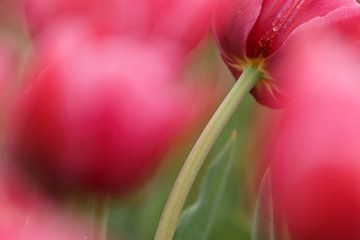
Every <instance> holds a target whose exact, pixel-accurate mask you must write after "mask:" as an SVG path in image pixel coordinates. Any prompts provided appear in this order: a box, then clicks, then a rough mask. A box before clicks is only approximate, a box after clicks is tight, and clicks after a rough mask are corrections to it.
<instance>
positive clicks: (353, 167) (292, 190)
mask: <svg viewBox="0 0 360 240" xmlns="http://www.w3.org/2000/svg"><path fill="white" fill-rule="evenodd" d="M308 36H309V35H308ZM312 36H314V35H312ZM317 36H318V38H315V39H312V38H308V39H307V40H306V39H305V40H304V39H302V44H303V45H302V48H301V49H293V52H294V53H295V55H296V56H297V57H296V64H291V65H285V66H284V67H286V68H288V71H289V72H291V71H292V72H293V80H294V82H296V83H297V84H296V88H295V89H294V91H293V95H294V103H293V106H292V107H291V108H289V109H288V110H287V111H286V112H285V113H284V115H283V117H282V119H281V120H280V123H279V126H280V127H279V132H278V133H277V134H276V137H275V141H273V142H272V143H271V144H270V146H271V150H270V151H269V154H268V158H269V159H270V162H271V171H272V188H273V203H274V210H275V211H274V212H275V216H276V219H277V220H276V225H277V233H278V234H279V236H278V237H277V239H288V238H287V237H284V236H281V235H282V234H281V233H282V232H287V233H286V234H285V235H290V237H291V239H292V240H319V239H326V240H338V239H347V240H357V239H360V231H359V228H358V223H359V222H360V185H359V184H360V174H359V173H360V162H359V159H360V145H359V143H360V141H359V136H360V127H359V119H360V98H359V94H358V90H359V87H360V82H359V80H360V79H359V76H360V68H359V66H360V59H359V57H358V56H359V55H358V53H359V50H360V48H352V46H351V44H349V42H347V41H342V40H343V39H342V38H341V35H335V34H334V33H333V32H331V33H329V34H327V35H323V34H320V35H317ZM298 66H301V67H302V71H298Z"/></svg>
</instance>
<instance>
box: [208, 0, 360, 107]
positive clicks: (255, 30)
mask: <svg viewBox="0 0 360 240" xmlns="http://www.w3.org/2000/svg"><path fill="white" fill-rule="evenodd" d="M357 5H358V3H357V2H356V1H355V0H333V1H322V0H321V1H316V0H309V1H307V0H282V1H279V0H277V1H273V0H245V1H240V0H225V1H223V2H222V6H221V7H220V8H219V9H218V10H217V11H216V14H215V18H214V30H215V34H216V38H217V42H218V45H219V48H220V51H221V54H222V56H223V59H224V61H225V62H226V64H227V65H228V66H229V68H230V69H231V71H232V72H233V74H234V76H235V77H236V78H238V77H239V76H240V74H241V72H242V70H243V67H244V66H245V65H248V64H260V65H261V68H262V70H263V72H264V78H263V79H262V80H260V81H259V82H258V83H257V84H256V86H255V87H254V88H253V90H252V94H253V95H254V97H255V98H256V99H257V101H258V102H260V103H261V104H264V105H266V106H269V107H273V108H279V107H283V106H284V105H287V101H288V96H287V95H288V93H287V91H286V85H287V82H288V81H289V80H288V79H277V78H276V76H274V75H273V69H272V66H271V64H272V63H271V62H273V60H272V58H273V55H274V54H276V53H277V52H278V51H279V50H281V49H282V47H283V45H284V43H285V42H286V41H287V40H288V38H289V36H291V35H294V34H295V35H296V32H297V31H298V28H300V27H302V28H306V27H307V25H314V22H316V24H320V25H321V24H324V25H326V24H328V23H327V22H336V21H337V22H343V23H344V24H343V25H345V27H346V25H348V26H350V25H353V24H354V22H352V23H348V22H347V21H345V20H344V19H347V18H348V15H349V14H350V15H351V14H353V13H356V14H358V12H359V11H360V6H357ZM330 15H331V16H330ZM348 29H351V28H348ZM356 29H358V27H357V28H356ZM307 30H309V31H311V28H309V27H308V28H307ZM281 57H286V56H281ZM269 62H270V63H269Z"/></svg>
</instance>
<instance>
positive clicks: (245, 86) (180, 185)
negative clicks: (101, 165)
mask: <svg viewBox="0 0 360 240" xmlns="http://www.w3.org/2000/svg"><path fill="white" fill-rule="evenodd" d="M261 75H262V74H261V72H260V71H259V69H258V67H257V66H248V67H245V68H244V71H243V73H242V75H241V77H240V78H239V80H238V81H237V82H236V83H235V85H234V86H233V88H232V89H231V91H230V92H229V93H228V95H227V96H226V98H225V99H224V100H223V102H222V103H221V105H220V106H219V107H218V109H217V110H216V112H215V113H214V115H213V116H212V118H211V119H210V121H209V122H208V124H207V126H206V127H205V129H204V130H203V132H202V133H201V135H200V137H199V138H198V140H197V142H196V143H195V145H194V147H193V149H192V150H191V152H190V154H189V156H188V158H187V160H186V162H185V164H184V166H183V167H182V169H181V171H180V173H179V175H178V177H177V179H176V181H175V184H174V186H173V188H172V191H171V193H170V196H169V198H168V201H167V203H166V205H165V208H164V210H163V213H162V216H161V219H160V222H159V225H158V228H157V232H156V235H155V240H170V239H172V238H173V235H174V233H175V230H176V225H177V222H178V219H179V217H180V214H181V211H182V209H183V207H184V204H185V201H186V199H187V196H188V194H189V192H190V189H191V186H192V185H193V183H194V181H195V179H196V176H197V175H198V172H199V171H200V168H201V166H202V165H203V163H204V161H205V159H206V157H207V156H208V154H209V152H210V150H211V149H212V147H213V145H214V144H215V142H216V140H217V138H218V137H219V135H220V134H221V132H222V130H223V129H224V127H225V126H226V124H227V122H228V121H229V119H230V117H231V116H232V115H233V114H234V112H235V111H236V109H237V108H238V106H239V105H240V103H241V102H242V100H243V98H244V97H245V95H246V94H247V93H248V92H249V91H250V90H251V89H252V88H253V87H254V85H255V84H256V82H257V81H258V80H259V79H260V77H261Z"/></svg>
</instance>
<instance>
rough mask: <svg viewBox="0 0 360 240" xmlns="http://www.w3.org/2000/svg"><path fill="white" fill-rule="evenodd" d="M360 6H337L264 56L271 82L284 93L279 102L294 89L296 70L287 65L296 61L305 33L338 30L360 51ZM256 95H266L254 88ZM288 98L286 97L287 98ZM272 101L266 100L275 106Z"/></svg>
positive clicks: (340, 34)
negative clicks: (338, 7) (297, 50)
mask: <svg viewBox="0 0 360 240" xmlns="http://www.w3.org/2000/svg"><path fill="white" fill-rule="evenodd" d="M359 22H360V7H359V6H355V7H352V8H349V7H343V8H340V9H338V10H335V11H333V12H332V13H330V14H328V15H327V16H325V17H318V18H315V19H313V20H311V21H309V22H307V23H305V24H303V25H301V26H300V27H299V28H297V29H296V30H295V31H294V32H293V33H292V34H291V35H290V36H289V37H288V39H287V40H286V41H285V42H284V44H283V45H282V47H281V48H280V49H279V50H278V51H277V52H275V53H274V54H272V55H271V56H270V57H268V58H267V59H266V60H265V63H264V66H265V69H266V71H267V72H268V73H269V75H270V76H271V78H270V79H268V81H270V82H271V85H272V86H273V88H274V89H277V90H278V92H280V93H284V94H283V96H284V99H282V100H281V101H280V99H279V101H280V102H283V105H284V104H285V105H286V104H288V103H289V102H291V91H292V90H291V89H292V88H293V84H294V76H293V75H294V74H295V73H294V72H291V70H290V68H289V67H288V66H290V65H291V62H292V64H295V63H294V61H296V58H297V56H296V51H294V49H296V47H294V45H295V46H297V47H298V48H302V47H303V46H302V45H303V44H302V43H301V39H303V38H304V35H308V38H314V39H315V38H318V37H322V35H321V34H320V33H321V32H327V31H331V32H333V34H337V36H338V37H339V38H344V41H346V42H347V44H348V45H352V46H353V47H354V49H355V50H357V51H359V54H360V41H359V38H358V36H359V35H360V25H359V24H358V23H359ZM297 68H298V71H299V72H301V71H302V67H301V66H297ZM254 96H255V98H257V99H260V98H264V97H263V96H261V94H260V93H257V92H254ZM286 98H287V100H286ZM271 101H274V100H268V101H267V102H268V103H267V102H266V101H263V102H264V103H265V105H268V106H272V104H271Z"/></svg>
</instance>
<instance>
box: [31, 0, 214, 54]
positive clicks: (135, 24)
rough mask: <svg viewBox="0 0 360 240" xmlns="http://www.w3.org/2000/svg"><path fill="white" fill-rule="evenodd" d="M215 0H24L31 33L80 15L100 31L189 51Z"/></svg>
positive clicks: (198, 38) (206, 26)
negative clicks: (60, 20) (157, 42)
mask: <svg viewBox="0 0 360 240" xmlns="http://www.w3.org/2000/svg"><path fill="white" fill-rule="evenodd" d="M216 2H217V0H197V1H193V0H182V1H179V0H172V1H164V0H105V1H104V0H101V1H100V0H90V1H87V0H46V1H44V0H25V7H26V14H27V21H28V25H29V28H30V32H31V34H32V35H33V36H34V37H35V38H37V36H38V35H39V34H41V32H43V31H44V29H46V28H51V25H52V24H53V23H54V21H57V20H59V19H64V18H74V17H76V18H78V17H80V18H82V19H85V20H86V21H88V22H90V23H91V24H92V25H93V26H94V27H95V28H96V29H97V31H98V32H99V33H101V34H108V33H111V34H114V33H116V34H130V35H134V36H137V37H140V38H142V39H144V40H145V41H149V40H150V41H153V40H156V41H160V42H163V41H164V42H165V43H167V44H174V45H178V46H179V47H180V48H181V49H182V50H183V51H185V52H188V51H190V50H192V49H193V48H194V47H195V46H196V45H197V44H198V43H199V42H200V41H201V40H202V39H203V38H204V37H205V36H206V34H207V31H208V29H209V27H210V25H211V13H212V10H213V9H214V8H215V5H216Z"/></svg>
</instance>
